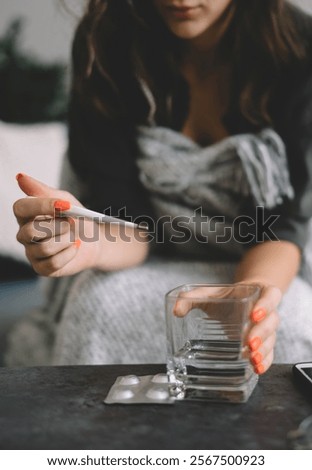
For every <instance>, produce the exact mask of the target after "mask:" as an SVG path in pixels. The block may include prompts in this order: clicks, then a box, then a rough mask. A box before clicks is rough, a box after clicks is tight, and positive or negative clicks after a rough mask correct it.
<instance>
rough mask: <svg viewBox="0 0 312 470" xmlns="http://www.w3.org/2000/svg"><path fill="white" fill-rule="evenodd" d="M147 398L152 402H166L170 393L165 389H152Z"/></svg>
mask: <svg viewBox="0 0 312 470" xmlns="http://www.w3.org/2000/svg"><path fill="white" fill-rule="evenodd" d="M146 396H147V398H150V399H151V400H166V398H168V396H169V395H168V392H167V390H164V389H163V388H156V387H154V388H150V389H149V391H148V392H147V394H146Z"/></svg>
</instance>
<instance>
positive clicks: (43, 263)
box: [32, 239, 81, 277]
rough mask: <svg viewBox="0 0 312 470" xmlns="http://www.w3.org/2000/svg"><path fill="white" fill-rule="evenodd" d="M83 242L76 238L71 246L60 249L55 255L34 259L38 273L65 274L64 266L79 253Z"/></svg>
mask: <svg viewBox="0 0 312 470" xmlns="http://www.w3.org/2000/svg"><path fill="white" fill-rule="evenodd" d="M80 245H81V242H80V240H79V239H78V240H76V242H75V243H72V244H71V245H70V246H68V247H67V248H65V249H64V250H62V251H59V252H58V253H57V254H55V255H54V256H50V257H49V258H44V259H36V260H34V261H32V266H33V268H34V270H35V271H36V273H37V274H39V275H41V276H49V277H59V276H63V275H64V274H63V271H64V268H66V266H67V264H68V263H70V262H71V261H72V260H73V259H74V258H75V256H76V255H77V253H78V251H79V248H80Z"/></svg>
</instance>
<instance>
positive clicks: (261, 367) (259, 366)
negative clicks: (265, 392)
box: [255, 364, 264, 375]
mask: <svg viewBox="0 0 312 470" xmlns="http://www.w3.org/2000/svg"><path fill="white" fill-rule="evenodd" d="M255 372H256V374H258V375H261V374H263V372H264V365H263V364H257V365H256V366H255Z"/></svg>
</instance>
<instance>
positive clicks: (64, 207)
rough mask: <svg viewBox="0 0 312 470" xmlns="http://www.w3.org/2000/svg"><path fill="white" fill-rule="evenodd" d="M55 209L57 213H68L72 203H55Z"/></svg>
mask: <svg viewBox="0 0 312 470" xmlns="http://www.w3.org/2000/svg"><path fill="white" fill-rule="evenodd" d="M54 209H55V210H56V211H68V210H69V209H70V202H68V201H55V203H54Z"/></svg>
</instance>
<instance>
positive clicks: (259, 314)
mask: <svg viewBox="0 0 312 470" xmlns="http://www.w3.org/2000/svg"><path fill="white" fill-rule="evenodd" d="M265 316H266V310H265V309H264V308H258V309H257V310H254V311H253V312H252V314H251V319H252V321H253V322H254V323H259V322H260V321H261V320H263V319H264V318H265Z"/></svg>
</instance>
